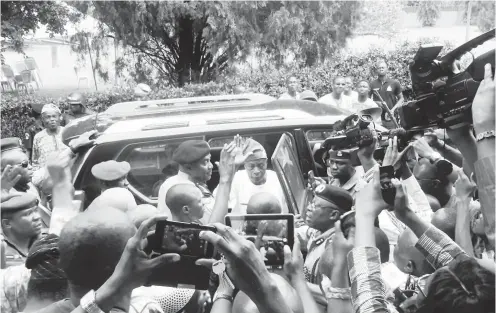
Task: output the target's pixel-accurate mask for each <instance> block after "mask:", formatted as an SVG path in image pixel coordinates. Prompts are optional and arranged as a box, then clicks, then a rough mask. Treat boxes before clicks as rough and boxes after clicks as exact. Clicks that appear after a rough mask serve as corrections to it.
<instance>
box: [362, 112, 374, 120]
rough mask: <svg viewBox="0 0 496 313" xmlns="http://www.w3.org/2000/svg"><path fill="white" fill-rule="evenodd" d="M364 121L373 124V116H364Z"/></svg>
mask: <svg viewBox="0 0 496 313" xmlns="http://www.w3.org/2000/svg"><path fill="white" fill-rule="evenodd" d="M362 121H364V122H372V115H369V114H365V115H362Z"/></svg>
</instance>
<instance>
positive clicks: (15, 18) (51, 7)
mask: <svg viewBox="0 0 496 313" xmlns="http://www.w3.org/2000/svg"><path fill="white" fill-rule="evenodd" d="M79 17H80V14H79V13H75V12H72V11H71V10H69V8H68V7H67V6H66V5H64V4H63V3H59V2H54V1H2V26H1V27H2V45H4V44H7V45H8V46H9V47H11V48H12V49H14V50H15V51H16V52H19V53H22V52H23V47H24V37H25V36H26V35H28V34H29V33H32V32H35V31H36V30H37V29H38V28H39V26H40V25H44V26H45V27H46V29H47V31H48V32H49V33H50V35H51V36H53V35H54V34H59V35H63V34H64V33H65V25H66V24H67V22H68V21H76V20H78V18H79Z"/></svg>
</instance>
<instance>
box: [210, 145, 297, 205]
mask: <svg viewBox="0 0 496 313" xmlns="http://www.w3.org/2000/svg"><path fill="white" fill-rule="evenodd" d="M247 146H248V147H247V149H246V152H249V153H251V154H250V155H249V156H248V158H247V159H246V161H245V162H244V170H240V171H237V172H236V174H235V175H234V179H233V183H232V187H231V193H230V197H229V208H230V209H231V210H232V211H231V213H232V214H246V207H247V206H248V202H249V200H250V198H251V197H252V196H253V195H255V194H258V193H261V192H266V193H270V194H271V195H273V196H275V197H276V198H277V200H279V203H280V205H281V208H282V213H287V212H288V206H287V204H286V199H285V197H284V191H283V189H282V187H281V184H280V182H279V178H278V177H277V174H276V172H274V171H272V170H267V153H266V152H265V149H264V147H263V146H262V145H261V144H260V143H258V142H257V141H255V140H253V139H247ZM214 194H215V192H214Z"/></svg>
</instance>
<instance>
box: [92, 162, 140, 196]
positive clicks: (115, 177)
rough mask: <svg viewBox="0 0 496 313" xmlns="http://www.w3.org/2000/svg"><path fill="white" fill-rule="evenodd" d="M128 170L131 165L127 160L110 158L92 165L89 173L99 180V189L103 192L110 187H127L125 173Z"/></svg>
mask: <svg viewBox="0 0 496 313" xmlns="http://www.w3.org/2000/svg"><path fill="white" fill-rule="evenodd" d="M130 170H131V165H130V164H129V163H128V162H126V161H123V162H117V161H114V160H110V161H105V162H101V163H98V164H95V165H93V167H92V168H91V174H93V176H95V178H97V179H98V180H99V182H100V189H101V191H102V192H104V191H105V190H107V189H110V188H116V187H117V188H127V186H128V185H129V182H128V181H127V174H128V173H129V171H130Z"/></svg>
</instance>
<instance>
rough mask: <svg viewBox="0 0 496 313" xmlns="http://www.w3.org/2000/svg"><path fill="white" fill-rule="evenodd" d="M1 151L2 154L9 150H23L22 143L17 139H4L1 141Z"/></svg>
mask: <svg viewBox="0 0 496 313" xmlns="http://www.w3.org/2000/svg"><path fill="white" fill-rule="evenodd" d="M0 149H1V151H2V152H4V151H7V150H14V149H22V141H21V139H19V138H17V137H10V138H3V139H2V140H0Z"/></svg>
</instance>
